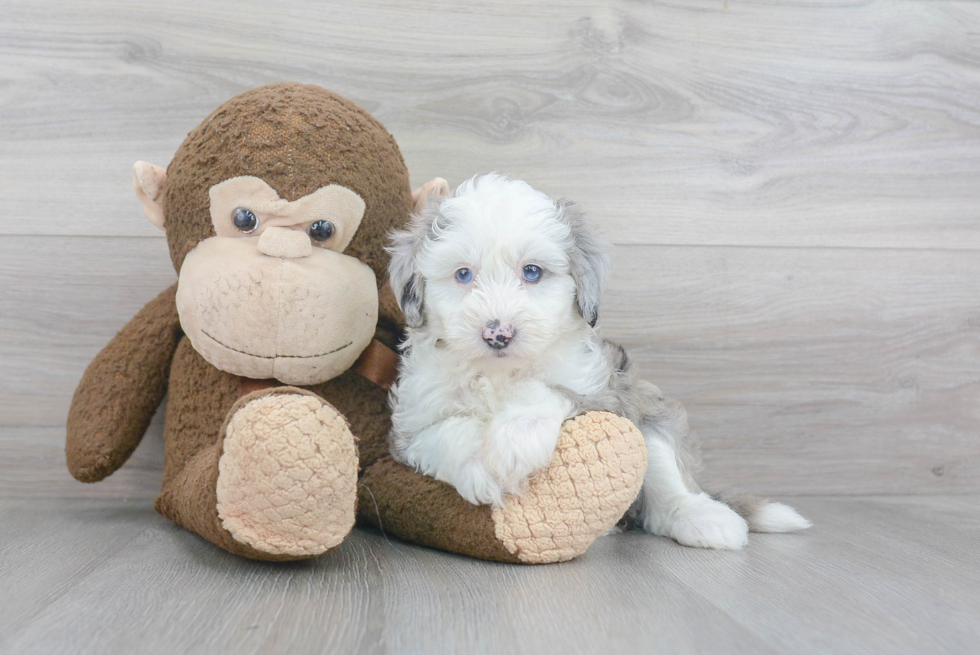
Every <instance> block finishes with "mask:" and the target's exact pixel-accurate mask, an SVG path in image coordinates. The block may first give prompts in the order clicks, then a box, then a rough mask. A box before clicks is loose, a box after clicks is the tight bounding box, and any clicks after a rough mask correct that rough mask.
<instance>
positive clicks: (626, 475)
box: [358, 412, 647, 564]
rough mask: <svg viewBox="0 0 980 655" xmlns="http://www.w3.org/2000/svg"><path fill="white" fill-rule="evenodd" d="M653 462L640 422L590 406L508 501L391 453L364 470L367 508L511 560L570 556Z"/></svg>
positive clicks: (400, 531) (430, 541) (463, 549)
mask: <svg viewBox="0 0 980 655" xmlns="http://www.w3.org/2000/svg"><path fill="white" fill-rule="evenodd" d="M646 466H647V457H646V446H645V444H644V442H643V435H642V434H640V431H639V430H637V429H636V427H635V426H634V425H633V424H632V423H630V422H629V421H628V420H626V419H625V418H622V417H620V416H616V415H615V414H610V413H608V412H589V413H587V414H583V415H581V416H577V417H575V418H573V419H569V420H567V421H565V423H564V425H563V426H562V431H561V436H560V437H559V439H558V446H557V448H556V450H555V456H554V458H553V459H552V462H551V465H550V466H549V467H548V468H547V469H546V470H544V471H542V472H541V473H538V474H537V475H536V476H534V477H533V478H532V479H531V481H530V483H529V484H528V487H527V490H526V491H525V492H524V494H523V495H521V496H508V497H507V498H505V500H504V506H503V507H502V508H497V509H491V508H490V506H488V505H472V504H470V503H468V502H467V501H466V500H464V499H463V498H462V497H461V496H460V495H459V494H458V493H456V490H455V489H453V488H452V487H451V486H450V485H447V484H445V483H442V482H439V481H437V480H435V479H433V478H430V477H427V476H424V475H422V474H421V473H417V472H415V471H413V470H412V469H410V468H408V467H406V466H403V465H402V464H399V463H397V462H395V461H394V460H393V459H392V458H391V457H385V458H383V459H381V460H380V461H378V462H377V463H376V464H374V465H372V466H371V467H369V468H368V470H367V471H366V472H365V474H364V476H363V477H362V478H361V482H362V485H361V489H360V503H359V506H358V507H359V509H358V512H359V516H360V518H362V519H363V520H364V521H366V522H367V523H370V524H372V525H375V526H378V527H380V528H381V529H382V530H385V531H387V532H391V533H393V534H395V535H397V536H399V537H401V538H402V539H405V540H407V541H412V542H415V543H419V544H423V545H426V546H431V547H434V548H441V549H443V550H449V551H453V552H457V553H462V554H464V555H470V556H472V557H480V558H482V559H489V560H497V561H503V562H515V563H525V564H545V563H549V562H562V561H565V560H569V559H572V558H573V557H577V556H578V555H581V554H582V553H584V552H585V551H586V549H587V548H588V547H589V546H590V545H592V542H594V541H595V540H596V539H598V538H599V537H600V536H602V535H603V534H605V533H606V532H607V531H608V530H609V529H610V528H612V527H613V526H614V525H615V524H616V522H617V521H619V519H620V518H622V516H623V515H624V514H625V513H626V510H627V509H629V506H630V505H631V504H632V502H633V500H634V499H635V498H636V496H637V495H638V494H639V492H640V487H641V486H642V484H643V475H644V473H645V472H646Z"/></svg>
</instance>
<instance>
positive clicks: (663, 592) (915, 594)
mask: <svg viewBox="0 0 980 655" xmlns="http://www.w3.org/2000/svg"><path fill="white" fill-rule="evenodd" d="M978 500H980V498H978V497H976V496H965V497H952V498H951V497H935V496H933V497H893V498H860V499H858V498H840V497H838V498H799V499H797V506H798V507H799V508H800V509H801V511H803V513H804V514H806V515H807V516H808V517H810V518H812V519H813V520H814V522H815V527H813V528H812V529H811V530H809V531H807V532H805V533H802V534H795V535H753V536H752V538H751V541H750V544H749V546H748V548H747V549H746V550H744V551H742V552H737V553H732V552H712V551H704V550H697V549H691V548H684V547H682V546H678V545H677V544H675V543H673V542H671V541H669V540H667V539H663V538H659V537H651V536H648V535H643V534H639V533H627V534H618V535H611V536H608V537H604V538H602V539H600V540H599V541H598V542H597V543H596V544H595V545H594V546H593V547H592V548H591V549H590V550H589V552H588V553H586V555H584V556H583V557H581V558H579V559H576V560H573V561H571V562H567V563H563V564H557V565H549V566H540V567H533V566H520V565H506V564H488V563H486V562H480V561H477V560H471V559H467V558H463V557H459V556H456V555H451V554H446V553H440V552H437V551H432V550H426V549H423V548H417V547H414V546H411V545H408V544H404V543H401V542H398V541H394V540H392V541H388V540H387V539H386V538H385V536H384V535H383V534H380V533H377V532H373V531H361V530H356V531H355V532H354V533H353V534H352V535H351V537H350V538H349V539H348V540H347V541H346V542H345V543H344V544H343V545H342V546H341V547H340V548H339V549H338V550H337V551H334V552H333V553H331V554H329V555H327V556H325V557H323V558H321V559H319V560H317V561H315V562H310V563H298V564H282V563H278V564H269V563H261V562H251V561H246V560H242V559H238V558H236V557H234V556H232V555H229V554H227V553H225V552H223V551H220V550H218V549H217V548H215V547H213V546H211V545H210V544H208V543H206V542H204V541H203V540H201V539H199V538H198V537H196V536H194V535H192V534H190V533H187V532H184V531H182V530H180V529H179V528H177V527H176V526H174V525H172V524H170V523H168V522H167V521H165V520H163V519H162V518H160V517H158V516H156V515H155V514H153V512H152V510H151V509H150V507H149V504H146V505H145V506H144V507H143V510H139V509H138V504H137V503H126V504H122V503H120V502H118V501H92V500H89V501H67V500H58V501H41V500H37V499H33V500H28V499H25V500H20V501H7V502H5V503H3V504H0V520H2V521H3V524H4V525H5V526H6V529H5V530H4V531H3V532H0V576H3V579H4V582H5V585H4V587H5V591H6V592H7V593H6V594H4V599H0V603H3V604H4V605H0V609H2V610H4V611H3V612H2V613H0V617H2V622H0V651H2V652H10V653H21V652H45V653H63V652H64V653H68V652H72V653H78V652H85V653H89V652H90V653H107V654H112V653H129V652H134V651H139V652H143V653H174V652H181V653H225V652H228V653H259V652H284V651H288V652H290V653H314V652H316V653H323V652H331V653H332V652H356V653H433V654H438V653H484V652H485V653H535V654H541V655H547V654H550V653H568V652H581V653H598V652H665V653H786V652H793V653H827V652H835V653H836V652H840V653H844V652H846V653H855V654H862V653H881V652H888V653H895V654H898V655H901V654H904V653H923V652H928V653H970V652H974V651H975V647H976V644H977V640H978V639H980V618H978V617H980V591H978V589H980V569H978V566H977V560H976V557H975V553H976V550H975V544H976V541H977V539H978V538H980V513H978V510H977V507H978V503H977V501H978ZM69 544H70V545H69ZM29 572H30V573H29ZM32 574H33V575H32ZM14 598H18V599H21V602H19V603H15V602H14V601H13V599H14Z"/></svg>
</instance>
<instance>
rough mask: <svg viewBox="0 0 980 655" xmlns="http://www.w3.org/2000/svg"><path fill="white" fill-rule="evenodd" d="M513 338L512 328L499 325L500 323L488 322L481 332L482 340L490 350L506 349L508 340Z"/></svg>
mask: <svg viewBox="0 0 980 655" xmlns="http://www.w3.org/2000/svg"><path fill="white" fill-rule="evenodd" d="M513 338H514V328H512V327H511V326H509V325H501V324H500V321H490V322H489V323H487V327H486V328H484V330H483V340H484V341H486V342H487V345H488V346H490V347H491V348H496V349H498V350H499V349H501V348H506V347H507V345H508V344H509V343H510V340H511V339H513Z"/></svg>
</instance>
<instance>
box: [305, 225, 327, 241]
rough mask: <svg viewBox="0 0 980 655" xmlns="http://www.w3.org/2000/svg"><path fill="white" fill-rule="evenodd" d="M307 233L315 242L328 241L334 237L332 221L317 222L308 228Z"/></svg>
mask: <svg viewBox="0 0 980 655" xmlns="http://www.w3.org/2000/svg"><path fill="white" fill-rule="evenodd" d="M306 232H307V234H309V235H310V238H311V239H313V240H314V241H326V240H327V239H329V238H330V237H332V236H333V223H331V222H330V221H317V222H315V223H313V225H311V226H310V227H308V228H307V229H306Z"/></svg>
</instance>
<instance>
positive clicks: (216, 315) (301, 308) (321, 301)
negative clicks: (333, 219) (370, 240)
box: [177, 230, 378, 385]
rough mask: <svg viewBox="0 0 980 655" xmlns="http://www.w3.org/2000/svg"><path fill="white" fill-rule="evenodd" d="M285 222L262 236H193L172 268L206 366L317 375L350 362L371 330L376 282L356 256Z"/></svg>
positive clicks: (279, 375)
mask: <svg viewBox="0 0 980 655" xmlns="http://www.w3.org/2000/svg"><path fill="white" fill-rule="evenodd" d="M288 231H289V232H292V233H293V234H276V233H273V235H272V236H273V237H274V238H271V239H266V241H267V242H265V243H263V242H262V239H264V238H266V234H268V231H267V232H266V233H264V234H263V235H262V236H260V237H257V238H231V237H211V238H209V239H205V240H204V241H202V242H201V243H199V244H198V245H197V247H195V248H194V250H192V251H191V252H190V253H189V254H188V255H187V257H186V259H185V260H184V264H183V266H182V267H181V271H180V277H179V282H178V286H177V312H178V314H179V315H180V324H181V327H182V328H183V330H184V333H185V334H186V335H187V337H188V338H189V339H190V340H191V344H192V345H193V346H194V349H195V350H196V351H197V352H198V353H199V354H200V355H201V356H202V357H204V359H206V360H207V361H208V362H210V363H211V364H212V365H214V366H215V367H217V368H219V369H221V370H223V371H227V372H229V373H233V374H235V375H242V376H245V377H251V378H258V379H264V378H275V379H277V380H279V381H280V382H283V383H285V384H295V385H310V384H318V383H320V382H325V381H327V380H330V379H332V378H334V377H337V376H338V375H340V374H341V373H343V372H344V371H346V370H347V369H349V368H350V367H351V365H353V363H354V361H355V360H356V359H357V358H358V356H359V355H360V354H361V352H362V351H363V350H364V349H365V348H366V347H367V345H368V344H369V343H370V342H371V339H372V338H373V337H374V330H375V326H376V325H377V322H378V288H377V281H376V278H375V275H374V272H373V271H372V270H371V268H370V267H368V266H367V265H366V264H364V263H362V262H360V261H359V260H357V259H355V258H353V257H350V256H347V255H343V254H340V253H337V252H334V251H332V250H326V249H324V248H313V247H310V246H309V237H307V236H306V235H305V234H304V233H303V232H299V231H294V230H288ZM293 235H296V236H299V237H301V238H303V239H306V247H305V248H304V247H302V244H300V243H299V240H298V239H297V238H295V237H293ZM290 237H292V238H290Z"/></svg>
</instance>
